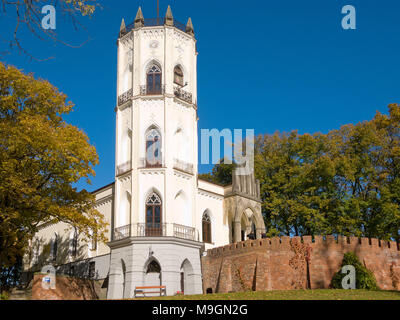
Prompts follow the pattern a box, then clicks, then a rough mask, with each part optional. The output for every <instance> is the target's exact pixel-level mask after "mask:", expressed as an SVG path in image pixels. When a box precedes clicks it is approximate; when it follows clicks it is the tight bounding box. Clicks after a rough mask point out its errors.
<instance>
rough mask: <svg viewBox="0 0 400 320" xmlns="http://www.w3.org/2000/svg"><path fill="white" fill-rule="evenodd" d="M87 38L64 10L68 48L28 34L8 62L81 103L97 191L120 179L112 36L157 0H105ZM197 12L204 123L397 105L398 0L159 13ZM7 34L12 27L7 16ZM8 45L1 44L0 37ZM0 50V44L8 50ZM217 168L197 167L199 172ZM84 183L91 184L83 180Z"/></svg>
mask: <svg viewBox="0 0 400 320" xmlns="http://www.w3.org/2000/svg"><path fill="white" fill-rule="evenodd" d="M100 2H101V3H102V6H103V9H102V10H98V11H97V12H96V13H95V15H94V16H93V18H91V19H87V18H84V19H81V22H82V23H83V24H84V25H85V27H86V28H87V31H88V33H87V34H85V33H84V32H83V31H79V32H75V31H74V30H73V28H72V27H71V24H70V23H68V22H67V21H65V20H64V19H63V18H62V17H61V15H58V17H57V18H58V19H57V31H58V33H59V34H60V36H61V38H63V39H65V40H66V41H68V42H70V43H75V44H79V43H81V42H83V41H84V40H85V39H86V36H87V35H88V36H90V38H91V40H90V41H89V42H88V43H86V44H85V45H84V46H82V47H80V48H70V47H65V46H63V45H60V44H57V45H56V44H54V43H53V42H51V41H48V42H43V41H40V40H38V39H36V38H33V37H31V36H26V37H25V36H24V37H22V40H23V41H24V45H25V47H26V49H28V50H29V51H30V52H31V53H32V54H33V55H35V56H36V57H39V58H46V57H50V56H52V57H54V59H52V60H48V61H44V62H35V61H30V60H29V59H28V58H27V57H26V56H25V55H20V54H18V52H17V51H16V50H14V51H12V52H11V54H10V55H7V56H4V57H3V58H1V59H2V61H5V62H6V63H8V64H13V65H15V66H17V67H18V68H21V69H23V70H24V71H26V72H34V74H35V75H36V76H37V77H42V78H44V79H47V80H49V81H50V82H51V83H53V84H54V85H56V86H57V87H59V88H60V90H61V91H63V92H64V93H66V94H67V95H68V97H69V99H70V100H71V101H73V102H74V103H75V104H76V108H75V112H74V113H73V114H71V115H70V116H68V118H67V119H68V121H69V122H71V123H73V124H74V125H77V126H78V127H80V128H81V129H83V130H84V131H85V132H86V133H87V134H88V136H89V137H90V139H91V142H92V143H93V144H94V145H95V146H96V148H97V151H98V154H99V156H100V165H99V166H97V167H96V172H97V175H96V177H95V178H94V179H93V184H92V185H91V186H89V187H88V189H89V190H94V189H96V188H99V187H101V186H103V185H105V184H108V183H110V182H112V181H113V179H114V148H115V113H114V108H115V98H116V97H115V95H116V62H117V60H116V49H117V48H116V39H117V35H118V31H119V26H120V23H121V19H122V18H125V21H126V22H127V23H130V22H132V21H133V19H134V18H135V15H136V11H137V8H138V6H139V5H141V6H142V9H143V13H144V16H145V18H151V17H155V16H156V9H155V8H156V0H146V1H144V0H142V1H136V0H129V1H127V0H126V1H122V0H120V1H118V0H113V1H104V0H103V1H101V0H100ZM168 4H170V5H171V7H172V11H173V14H174V18H175V19H177V20H178V21H181V22H183V23H186V21H187V18H188V17H189V16H190V17H192V20H193V24H194V28H195V32H196V37H197V39H198V51H199V56H198V94H199V99H198V105H199V117H200V122H199V128H200V129H201V128H207V129H212V128H218V129H223V128H230V129H234V128H242V129H246V128H254V129H255V132H256V134H260V133H266V132H268V133H273V132H275V131H277V130H279V131H290V130H295V129H298V130H299V132H301V133H306V132H309V133H314V132H318V131H320V132H327V131H329V130H331V129H335V128H339V127H340V126H341V125H343V124H347V123H356V122H359V121H363V120H369V119H371V118H372V117H373V116H374V114H375V112H376V111H377V110H379V111H381V112H386V111H387V105H388V104H389V103H393V102H400V88H399V86H400V59H399V57H400V23H399V21H400V1H398V0H390V1H389V0H379V1H378V0H347V1H340V0H329V1H326V0H302V1H299V0H280V1H260V0H247V1H236V0H230V1H228V0H219V1H208V0H203V1H190V0H186V1H183V0H169V1H167V0H160V6H161V13H162V15H164V13H165V10H166V7H167V5H168ZM346 4H351V5H354V6H355V8H356V10H357V30H343V29H342V27H341V19H342V17H343V15H342V14H341V8H342V7H343V6H344V5H346ZM0 17H1V18H0V30H1V34H2V37H6V36H7V32H8V33H10V32H11V30H13V27H14V25H13V24H11V22H12V20H11V19H9V18H7V17H4V16H3V15H0ZM0 46H2V47H1V50H4V49H5V46H4V44H3V43H0ZM1 50H0V51H1ZM209 169H210V167H209V166H206V167H201V171H202V172H204V171H205V170H209ZM79 186H80V187H83V186H85V184H83V183H81V184H79Z"/></svg>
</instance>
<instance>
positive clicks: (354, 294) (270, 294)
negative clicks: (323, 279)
mask: <svg viewBox="0 0 400 320" xmlns="http://www.w3.org/2000/svg"><path fill="white" fill-rule="evenodd" d="M145 299H146V300H400V291H369V290H328V289H326V290H290V291H289V290H288V291H259V292H237V293H217V294H207V295H195V296H182V295H179V296H172V297H155V298H145Z"/></svg>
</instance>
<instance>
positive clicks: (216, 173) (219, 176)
mask: <svg viewBox="0 0 400 320" xmlns="http://www.w3.org/2000/svg"><path fill="white" fill-rule="evenodd" d="M234 168H235V164H233V163H232V164H228V163H225V161H224V159H222V160H221V162H220V163H219V164H216V165H215V166H214V167H213V169H212V172H211V173H203V174H199V179H203V180H206V181H209V182H213V183H217V184H221V185H229V184H232V172H233V170H234Z"/></svg>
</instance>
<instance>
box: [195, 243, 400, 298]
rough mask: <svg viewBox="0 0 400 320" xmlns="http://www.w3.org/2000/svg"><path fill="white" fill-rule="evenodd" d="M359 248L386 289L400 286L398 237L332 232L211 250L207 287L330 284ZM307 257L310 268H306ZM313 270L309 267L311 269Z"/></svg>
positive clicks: (206, 263) (279, 287) (215, 289)
mask: <svg viewBox="0 0 400 320" xmlns="http://www.w3.org/2000/svg"><path fill="white" fill-rule="evenodd" d="M346 252H354V253H355V254H356V255H357V256H358V258H359V259H360V261H361V262H362V263H363V264H364V265H365V266H366V267H367V268H368V269H369V270H371V271H372V272H373V273H374V275H375V277H376V280H377V282H378V285H379V287H380V288H381V289H384V290H400V251H399V248H398V246H397V244H396V243H395V242H388V241H379V240H377V239H371V240H369V239H366V238H361V239H358V238H353V237H350V238H346V237H339V238H338V240H337V241H336V240H335V238H334V237H333V236H327V237H326V239H323V238H322V237H321V236H317V237H315V241H314V242H312V240H311V237H310V236H307V237H302V238H300V237H294V238H292V239H290V238H289V237H282V238H272V239H262V240H248V241H245V242H240V243H237V244H231V245H228V246H225V247H220V248H215V249H211V250H208V251H207V255H206V256H205V257H203V258H202V268H203V287H204V292H206V290H207V289H208V288H211V289H212V291H213V292H232V291H234V292H237V291H246V290H257V291H259V290H291V289H306V288H308V287H309V286H311V289H322V288H328V287H329V284H330V282H331V279H332V277H333V275H334V274H335V273H336V272H337V271H338V270H339V268H340V266H341V263H342V259H343V255H344V254H345V253H346ZM307 261H308V268H307ZM307 269H308V271H307Z"/></svg>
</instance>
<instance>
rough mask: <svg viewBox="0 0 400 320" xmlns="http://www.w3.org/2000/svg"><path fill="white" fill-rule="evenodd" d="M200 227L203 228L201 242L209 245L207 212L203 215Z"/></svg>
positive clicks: (209, 222)
mask: <svg viewBox="0 0 400 320" xmlns="http://www.w3.org/2000/svg"><path fill="white" fill-rule="evenodd" d="M202 227H203V242H205V243H211V219H210V216H209V214H208V213H207V212H205V213H204V214H203V219H202Z"/></svg>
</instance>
